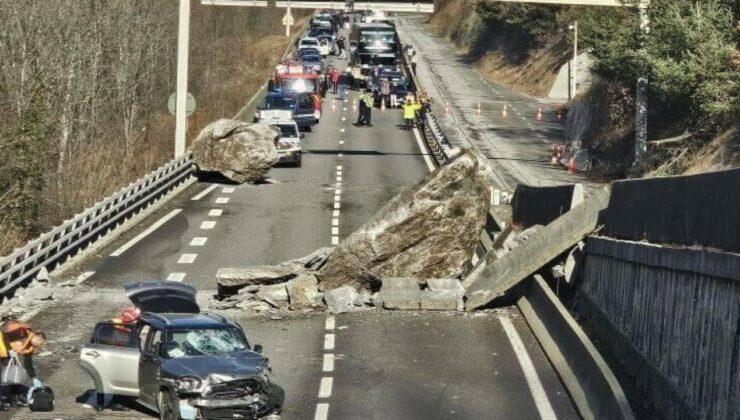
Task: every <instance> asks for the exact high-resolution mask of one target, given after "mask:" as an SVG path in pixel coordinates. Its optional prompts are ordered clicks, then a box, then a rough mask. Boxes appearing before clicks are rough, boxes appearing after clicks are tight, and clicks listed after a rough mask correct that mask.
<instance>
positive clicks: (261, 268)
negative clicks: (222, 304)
mask: <svg viewBox="0 0 740 420" xmlns="http://www.w3.org/2000/svg"><path fill="white" fill-rule="evenodd" d="M305 271H307V270H305V269H300V267H296V266H282V265H256V266H253V267H226V268H219V269H218V271H217V272H216V285H217V288H218V294H219V296H229V295H233V294H235V293H238V292H239V290H240V289H242V288H245V287H247V286H262V285H270V284H278V283H285V282H287V281H288V280H291V279H294V278H296V277H298V275H299V274H302V273H303V272H305Z"/></svg>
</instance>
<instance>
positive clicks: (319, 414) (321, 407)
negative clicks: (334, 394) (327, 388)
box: [313, 403, 329, 420]
mask: <svg viewBox="0 0 740 420" xmlns="http://www.w3.org/2000/svg"><path fill="white" fill-rule="evenodd" d="M328 417H329V404H328V403H319V404H316V415H314V416H313V420H326V419H327V418H328Z"/></svg>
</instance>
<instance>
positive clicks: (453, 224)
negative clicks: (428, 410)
mask: <svg viewBox="0 0 740 420" xmlns="http://www.w3.org/2000/svg"><path fill="white" fill-rule="evenodd" d="M204 131H205V130H204ZM491 182H492V173H491V169H490V167H489V166H488V164H487V163H486V162H485V160H484V159H482V158H481V157H480V156H479V155H478V154H477V153H475V152H473V151H469V150H466V151H463V152H461V153H460V154H459V155H458V156H457V157H456V158H455V159H454V160H452V161H451V162H450V163H449V164H447V165H445V166H443V167H441V168H439V169H437V170H436V171H434V172H432V173H430V174H429V175H427V176H426V177H425V178H424V179H423V180H421V181H420V182H419V183H417V184H415V185H412V186H410V187H407V188H405V189H404V190H402V191H401V192H400V193H399V194H398V195H396V196H395V197H394V198H393V199H391V200H390V201H389V202H388V203H387V204H386V205H385V206H384V207H383V208H382V209H381V210H380V211H379V212H378V213H377V214H376V215H375V216H374V217H373V218H372V219H371V220H370V221H368V222H367V223H366V224H365V225H364V226H362V227H361V228H359V229H358V230H357V231H355V232H354V233H352V234H351V235H350V236H349V237H348V238H347V239H346V240H345V241H343V242H342V243H340V244H339V245H338V246H337V247H336V248H322V249H319V250H317V251H315V252H314V253H312V254H310V255H308V256H306V257H303V258H299V259H296V260H291V261H287V262H284V263H282V264H279V265H274V266H265V265H260V266H253V267H236V268H222V269H220V270H219V271H218V273H217V275H216V282H217V285H218V295H217V296H216V297H215V298H214V300H213V301H212V302H211V307H212V308H214V309H220V310H226V309H243V310H252V311H255V312H270V311H277V310H285V309H291V310H294V311H312V310H317V309H324V308H326V309H327V310H328V311H329V312H332V313H342V312H350V311H354V310H358V309H363V308H369V307H373V306H375V307H382V308H386V309H428V310H462V309H463V306H464V303H463V296H464V293H463V289H462V286H461V285H460V281H459V280H458V279H459V278H460V277H461V276H462V275H463V274H465V273H466V272H467V271H468V270H470V268H471V262H470V261H471V257H472V256H473V254H474V252H475V248H476V246H477V243H478V240H479V239H478V238H479V235H480V232H481V231H482V229H483V227H484V226H485V223H486V217H487V214H488V212H489V209H490V202H491V197H490V194H491V190H490V185H491Z"/></svg>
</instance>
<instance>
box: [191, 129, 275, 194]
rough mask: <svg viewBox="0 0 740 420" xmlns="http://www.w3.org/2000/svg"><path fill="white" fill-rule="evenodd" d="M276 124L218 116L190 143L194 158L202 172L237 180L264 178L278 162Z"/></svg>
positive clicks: (250, 181) (252, 181) (254, 180)
mask: <svg viewBox="0 0 740 420" xmlns="http://www.w3.org/2000/svg"><path fill="white" fill-rule="evenodd" d="M279 135H280V132H279V131H278V129H276V128H275V127H272V126H269V125H266V124H250V123H245V122H242V121H236V120H229V119H220V120H218V121H216V122H214V123H211V124H209V125H208V126H207V127H206V128H204V129H203V131H201V132H200V134H199V135H198V138H196V139H195V141H194V142H193V144H192V145H191V146H190V150H191V151H192V153H193V161H194V162H195V165H196V166H197V167H198V170H199V171H202V172H218V173H220V174H221V175H223V176H224V177H226V178H228V179H230V180H232V181H234V182H238V183H245V182H249V183H254V182H257V181H259V180H261V179H262V178H264V176H265V174H266V173H267V171H269V170H270V168H272V167H273V166H274V165H275V164H276V163H277V162H278V153H277V149H276V148H275V144H274V140H275V139H276V138H277V137H278V136H279Z"/></svg>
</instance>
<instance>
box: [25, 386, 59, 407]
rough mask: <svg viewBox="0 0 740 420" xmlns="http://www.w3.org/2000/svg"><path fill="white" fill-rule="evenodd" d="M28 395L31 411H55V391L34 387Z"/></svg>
mask: <svg viewBox="0 0 740 420" xmlns="http://www.w3.org/2000/svg"><path fill="white" fill-rule="evenodd" d="M28 394H29V396H30V398H29V399H28V408H29V409H30V410H31V411H54V391H52V390H51V388H49V387H48V386H39V387H33V388H31V390H30V392H29V393H28Z"/></svg>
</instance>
